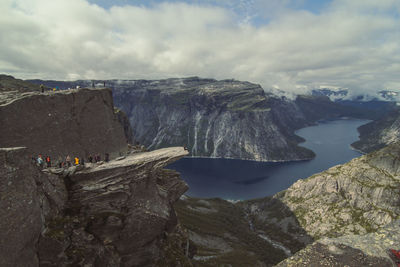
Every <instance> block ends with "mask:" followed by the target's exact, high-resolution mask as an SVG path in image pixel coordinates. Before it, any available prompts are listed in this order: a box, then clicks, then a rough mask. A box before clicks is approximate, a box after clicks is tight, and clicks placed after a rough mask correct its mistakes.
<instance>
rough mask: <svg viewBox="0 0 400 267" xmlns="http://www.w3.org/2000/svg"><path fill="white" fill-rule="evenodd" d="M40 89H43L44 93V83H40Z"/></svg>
mask: <svg viewBox="0 0 400 267" xmlns="http://www.w3.org/2000/svg"><path fill="white" fill-rule="evenodd" d="M40 91H41V92H42V93H44V85H43V84H41V85H40Z"/></svg>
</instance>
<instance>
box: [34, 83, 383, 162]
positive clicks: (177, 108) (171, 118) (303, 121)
mask: <svg viewBox="0 0 400 267" xmlns="http://www.w3.org/2000/svg"><path fill="white" fill-rule="evenodd" d="M32 82H34V83H36V84H45V85H47V86H49V87H55V86H57V87H60V88H75V87H76V86H92V85H95V86H96V87H103V86H104V82H105V83H106V86H108V87H111V88H112V89H113V95H114V101H115V104H116V106H117V107H118V108H119V109H120V110H122V111H123V112H124V113H125V114H126V115H127V116H128V118H129V121H130V124H131V125H132V129H133V136H134V138H135V141H138V142H140V143H142V144H144V145H146V146H148V147H150V148H151V149H155V148H162V147H167V146H176V145H180V146H184V145H186V146H187V147H188V148H189V151H190V155H191V156H195V157H196V156H199V157H218V158H239V159H250V160H259V161H287V160H301V159H309V158H312V157H313V156H314V154H313V153H312V152H311V151H309V150H306V149H304V148H302V147H299V146H298V143H299V142H301V141H302V139H301V138H299V137H298V136H296V135H295V134H294V132H295V130H297V129H299V128H302V127H305V126H308V125H311V124H314V123H316V122H317V121H318V120H321V119H334V118H340V117H355V118H369V119H375V118H376V116H375V115H376V112H371V110H370V109H369V108H368V107H357V106H350V105H342V104H341V103H336V102H332V101H331V100H330V99H329V98H328V97H326V96H298V97H297V99H295V100H289V99H286V98H283V97H278V96H276V95H274V94H272V93H266V92H264V90H263V89H262V88H261V87H260V86H259V85H257V84H253V83H249V82H241V81H236V80H222V81H217V80H214V79H202V78H198V77H191V78H182V79H179V78H171V79H166V80H108V81H96V80H94V81H89V80H87V81H85V80H80V81H71V82H68V81H41V80H32Z"/></svg>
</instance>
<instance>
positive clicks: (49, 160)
mask: <svg viewBox="0 0 400 267" xmlns="http://www.w3.org/2000/svg"><path fill="white" fill-rule="evenodd" d="M46 163H47V168H50V167H51V159H50V156H47V157H46Z"/></svg>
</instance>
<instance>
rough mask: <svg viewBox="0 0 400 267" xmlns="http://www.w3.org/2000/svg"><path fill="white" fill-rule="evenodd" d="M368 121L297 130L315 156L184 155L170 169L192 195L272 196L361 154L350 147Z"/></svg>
mask: <svg viewBox="0 0 400 267" xmlns="http://www.w3.org/2000/svg"><path fill="white" fill-rule="evenodd" d="M367 122H368V121H367V120H357V119H348V120H336V121H328V122H321V123H319V124H318V125H316V126H312V127H307V128H303V129H301V130H299V131H297V132H296V134H297V135H299V136H301V137H303V138H304V139H306V142H304V143H302V144H301V146H304V147H306V148H308V149H311V150H312V151H314V152H315V154H316V157H315V158H314V159H312V160H309V161H299V162H280V163H278V162H272V163H271V162H255V161H247V160H233V159H207V158H184V159H181V160H179V161H177V162H175V163H173V164H171V165H169V166H168V168H171V169H175V170H177V171H179V172H180V173H181V175H182V178H183V179H184V180H185V181H186V182H187V183H188V185H189V187H190V189H189V191H188V192H187V194H188V195H189V196H194V197H203V198H208V197H220V198H224V199H235V200H238V199H240V200H243V199H251V198H260V197H265V196H269V195H273V194H275V193H277V192H279V191H282V190H284V189H286V188H288V187H289V186H291V185H292V184H293V183H294V182H296V181H297V180H298V179H301V178H306V177H309V176H311V175H313V174H315V173H318V172H321V171H323V170H326V169H328V168H330V167H332V166H335V165H337V164H342V163H345V162H347V161H349V160H351V159H352V158H355V157H358V156H360V155H361V154H360V153H359V152H357V151H354V150H352V149H351V148H350V144H351V143H353V142H354V141H357V140H358V132H357V128H358V127H359V126H361V125H363V124H365V123H367Z"/></svg>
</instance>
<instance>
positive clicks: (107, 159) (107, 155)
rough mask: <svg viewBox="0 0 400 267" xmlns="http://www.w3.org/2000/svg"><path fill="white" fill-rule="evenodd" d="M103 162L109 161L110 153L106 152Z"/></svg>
mask: <svg viewBox="0 0 400 267" xmlns="http://www.w3.org/2000/svg"><path fill="white" fill-rule="evenodd" d="M104 161H105V162H109V161H110V154H108V153H106V157H105V159H104Z"/></svg>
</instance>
